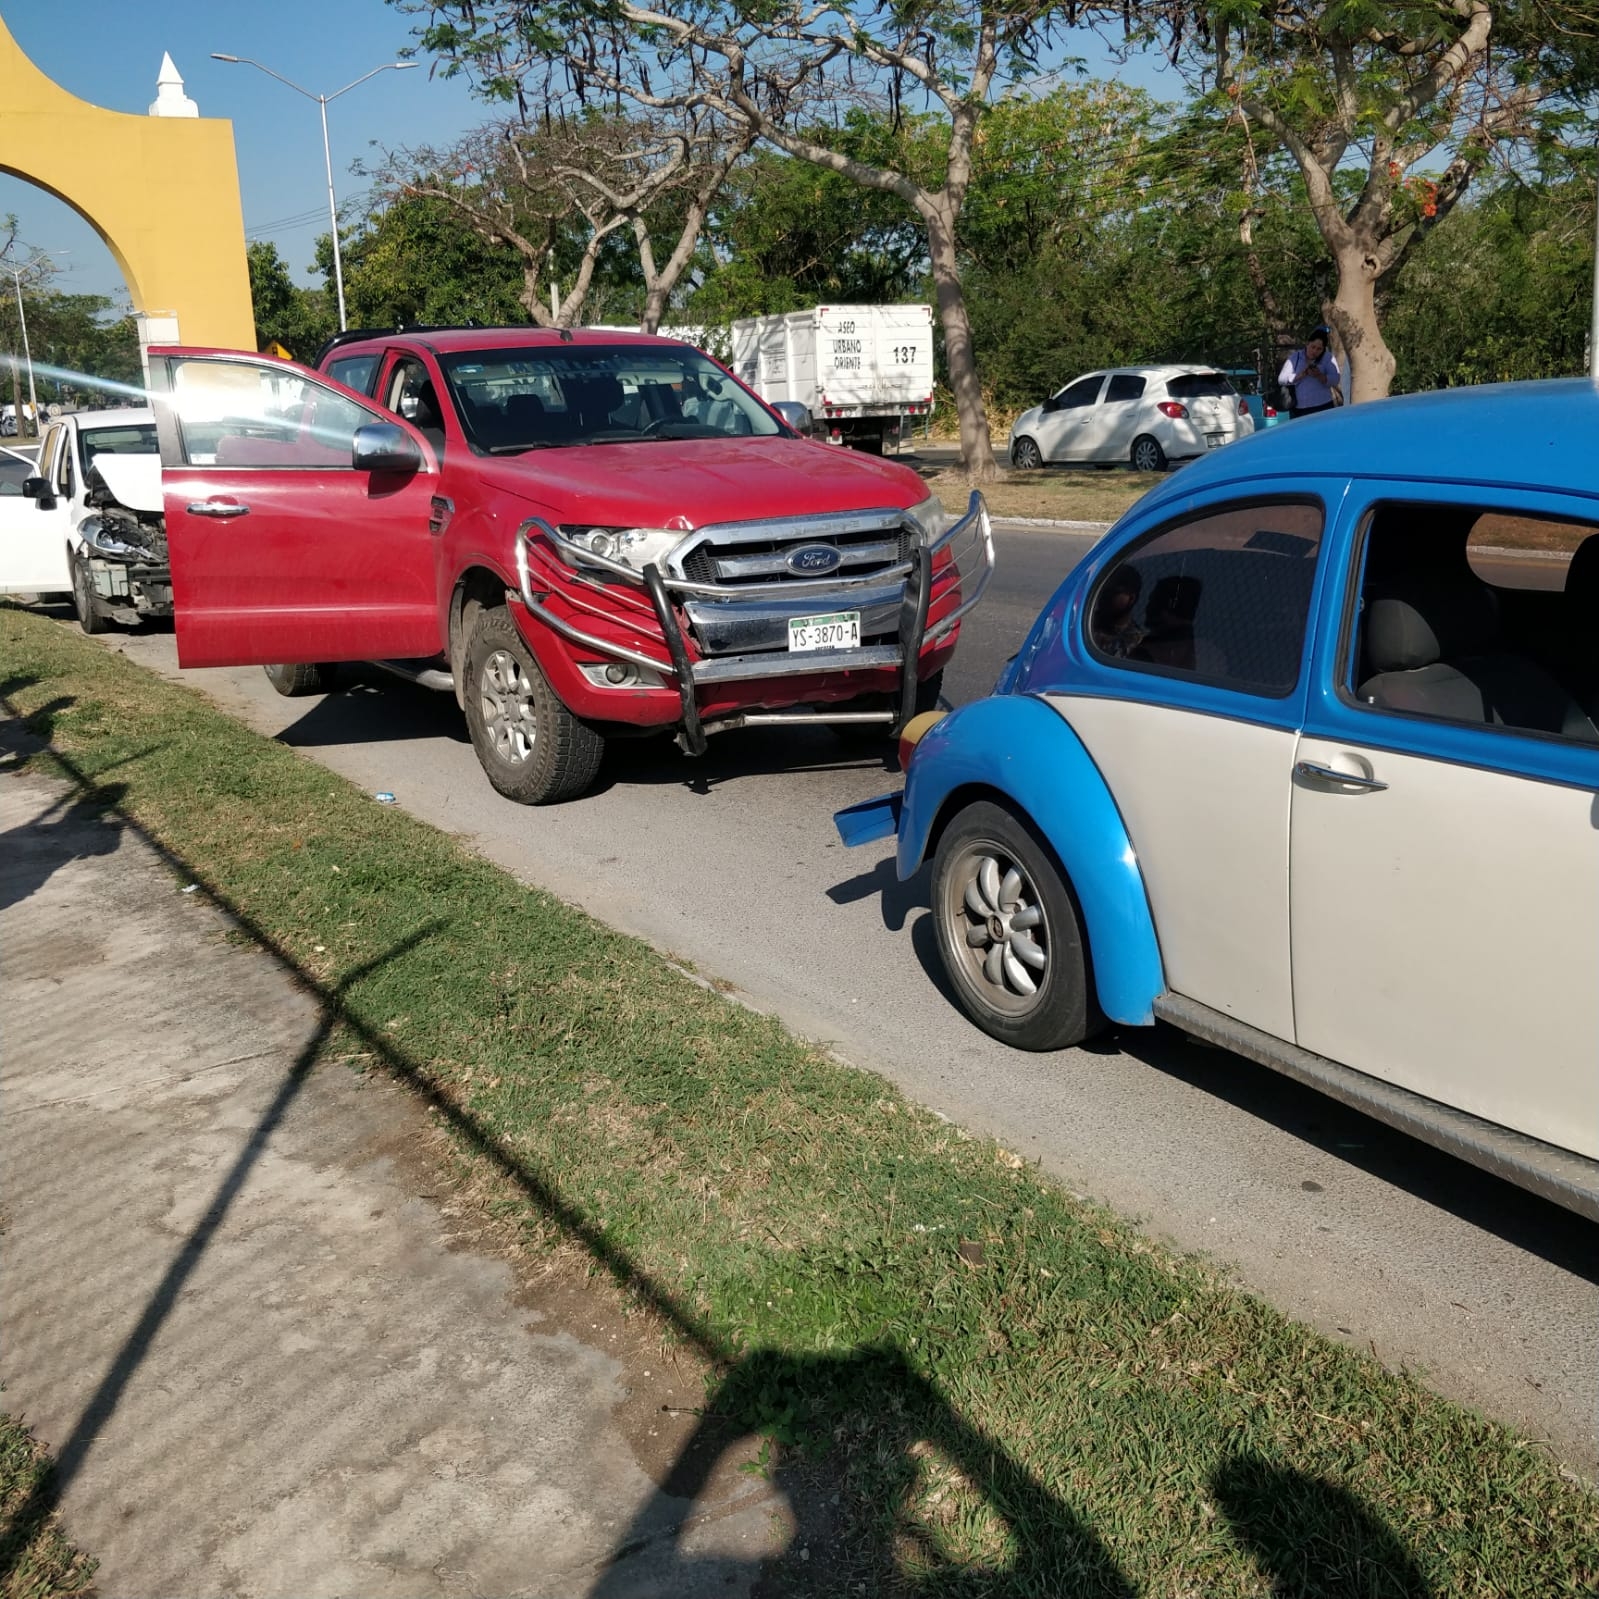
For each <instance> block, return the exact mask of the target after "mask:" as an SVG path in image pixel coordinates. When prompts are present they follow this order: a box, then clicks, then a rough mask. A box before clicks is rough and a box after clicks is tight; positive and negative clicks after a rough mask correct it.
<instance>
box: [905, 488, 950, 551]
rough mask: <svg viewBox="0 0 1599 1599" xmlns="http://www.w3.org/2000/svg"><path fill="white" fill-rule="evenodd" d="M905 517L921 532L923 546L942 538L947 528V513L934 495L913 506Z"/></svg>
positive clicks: (940, 501) (941, 502) (942, 503)
mask: <svg viewBox="0 0 1599 1599" xmlns="http://www.w3.org/2000/svg"><path fill="white" fill-rule="evenodd" d="M905 515H906V517H907V518H909V520H911V521H912V522H914V523H915V524H916V526H917V527H918V528H919V529H920V530H921V534H922V542H923V543H924V544H932V543H933V542H934V541H935V540H937V539H941V538H943V536H944V533H945V531H946V530H947V529H948V527H949V512H948V511H946V510H945V509H944V502H943V501H942V500H941V499H939V497H938V496H937V495H936V494H933V495H929V496H928V498H927V499H925V500H923V501H922V503H921V504H920V505H913V506H912V507H911V508H910V510H908V511H907V512H906V513H905Z"/></svg>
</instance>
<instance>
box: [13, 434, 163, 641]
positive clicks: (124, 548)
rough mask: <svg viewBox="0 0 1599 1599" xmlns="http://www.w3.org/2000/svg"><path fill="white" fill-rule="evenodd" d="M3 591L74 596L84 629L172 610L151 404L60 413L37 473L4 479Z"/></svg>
mask: <svg viewBox="0 0 1599 1599" xmlns="http://www.w3.org/2000/svg"><path fill="white" fill-rule="evenodd" d="M0 594H34V595H41V596H43V595H52V594H70V595H71V596H72V604H73V609H74V610H75V611H76V612H77V615H78V621H79V623H80V624H81V625H82V627H83V630H84V632H85V633H101V632H104V631H105V629H106V628H107V627H108V626H109V625H110V624H111V623H113V622H120V623H123V624H125V625H128V626H131V625H133V624H135V623H137V622H139V621H141V620H143V619H145V618H147V617H166V616H171V614H172V574H171V571H170V570H169V568H168V564H167V541H166V520H165V517H164V515H163V512H162V504H161V457H160V453H159V448H158V446H157V443H156V431H155V418H154V417H153V416H152V415H151V413H150V412H149V411H148V410H143V409H124V410H115V411H83V412H77V413H74V414H72V415H69V416H63V417H61V418H59V419H58V420H57V421H55V422H54V423H53V424H52V425H51V426H50V428H49V430H48V431H47V432H46V433H45V436H44V441H43V443H42V445H41V446H40V449H39V460H38V467H37V470H36V472H35V474H34V475H33V476H31V477H29V478H27V479H25V480H24V481H23V482H22V483H20V484H16V483H13V482H10V481H0Z"/></svg>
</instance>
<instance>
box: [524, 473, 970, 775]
mask: <svg viewBox="0 0 1599 1599" xmlns="http://www.w3.org/2000/svg"><path fill="white" fill-rule="evenodd" d="M893 514H894V513H892V512H884V513H883V516H884V517H885V519H886V518H888V517H891V516H892V515H893ZM534 538H542V539H544V540H546V541H547V542H548V543H549V544H550V545H551V546H552V547H553V548H554V549H555V550H556V551H557V553H558V554H560V555H561V557H562V558H563V559H564V560H565V561H566V563H567V564H568V565H569V566H571V567H573V568H574V569H575V570H578V571H582V570H583V569H585V568H587V569H590V570H593V571H596V572H603V573H604V574H606V575H607V576H609V577H611V578H614V579H618V580H620V581H622V582H624V583H627V584H629V585H631V586H632V587H634V588H639V589H642V590H643V591H644V592H645V593H646V594H647V595H648V596H649V599H650V603H651V608H652V609H653V611H654V612H655V619H656V621H657V623H658V624H659V626H660V629H661V637H662V640H663V641H664V643H665V645H666V648H667V653H668V656H669V659H666V660H662V659H661V658H660V657H659V656H658V655H654V654H651V653H649V652H648V651H646V650H643V649H634V648H630V647H629V646H627V645H624V644H618V643H616V642H614V641H613V640H610V639H604V638H600V637H598V636H596V635H595V634H593V633H589V632H586V631H585V630H584V629H582V628H580V627H577V626H575V625H574V624H573V623H571V622H569V621H567V620H566V619H565V618H564V617H562V616H559V615H557V614H556V613H555V612H554V611H552V610H551V609H550V607H549V606H548V605H547V604H546V603H545V601H546V600H548V598H549V591H548V590H547V589H546V590H543V591H540V590H538V589H537V588H535V586H534V582H533V571H532V563H531V561H530V560H529V556H528V547H529V544H530V542H531V541H532V540H533V539H534ZM946 551H947V552H948V553H949V554H950V556H951V559H952V560H953V561H954V562H955V565H956V570H957V572H958V574H959V582H960V584H961V588H962V593H961V602H960V604H959V605H957V606H956V607H955V608H954V609H953V610H952V611H950V612H949V613H948V614H947V615H945V616H942V617H940V618H939V619H938V621H937V622H936V623H934V624H933V625H932V627H931V628H929V626H928V622H927V610H928V604H929V602H930V600H931V598H932V586H933V563H934V560H935V558H936V557H937V556H938V555H940V554H942V553H944V552H946ZM970 555H975V556H976V557H977V566H976V569H975V570H974V571H971V572H968V571H967V570H966V569H965V568H964V567H963V566H962V564H961V563H962V560H963V559H964V558H966V557H967V556H970ZM993 575H994V529H993V524H992V522H991V520H990V518H989V514H988V507H987V505H986V504H985V503H984V500H983V496H982V494H981V493H980V492H978V491H977V490H975V489H974V490H973V491H972V495H971V498H970V500H968V502H967V506H966V513H965V515H964V516H962V517H961V518H960V519H959V520H958V521H956V522H954V523H952V524H951V525H950V526H949V527H948V528H947V529H945V531H944V532H943V533H942V534H941V535H940V536H939V537H938V538H937V539H935V540H934V541H933V542H932V543H931V544H919V545H917V547H916V549H915V551H914V553H913V554H912V556H911V557H910V559H908V560H905V561H901V562H898V563H896V564H895V565H894V566H892V567H888V568H883V569H879V570H878V571H875V572H871V573H867V574H864V575H861V576H855V577H841V576H837V575H833V576H829V577H826V578H816V579H790V580H786V581H784V582H783V583H781V584H780V585H771V586H768V585H759V586H758V587H757V586H755V585H731V584H725V583H697V582H693V581H692V580H690V579H688V578H685V577H680V576H677V575H676V574H672V573H663V572H662V571H661V570H660V568H659V567H658V566H657V565H656V564H655V563H654V562H651V563H650V564H649V565H648V566H646V567H645V568H644V570H643V571H642V572H636V571H634V570H633V568H632V567H630V566H627V565H625V564H624V563H622V562H621V561H614V560H612V559H611V558H610V557H609V556H604V555H597V554H596V553H595V552H594V551H593V550H587V549H584V548H583V546H582V545H580V544H576V543H574V542H573V541H572V540H571V539H569V538H567V537H566V536H565V535H564V534H562V533H561V532H560V531H559V530H558V529H556V528H554V527H552V526H551V525H550V523H548V522H546V521H545V520H544V519H543V518H542V517H530V518H529V519H528V520H527V521H525V522H523V523H522V525H521V526H520V527H519V528H518V529H517V537H516V576H517V585H518V589H519V593H518V595H517V598H518V599H520V600H521V602H522V604H523V605H524V606H525V607H526V608H527V610H528V612H529V614H530V615H532V616H534V617H536V618H537V619H538V620H539V621H540V622H542V623H543V624H544V625H545V626H546V627H548V628H550V629H551V630H552V631H553V632H555V633H557V634H559V635H560V636H561V637H562V638H564V639H567V640H568V641H569V642H571V643H573V644H577V645H579V646H581V647H582V648H583V649H586V650H591V651H593V652H594V653H595V654H596V655H600V656H603V657H607V658H609V659H612V660H617V661H623V662H626V663H628V664H630V665H632V666H636V667H642V668H644V669H645V670H647V671H651V672H654V673H657V674H658V675H660V676H661V677H664V678H666V679H668V680H669V681H673V682H675V683H676V685H677V689H678V695H679V698H680V700H681V703H682V708H683V730H682V732H681V734H680V735H679V740H680V742H681V743H682V744H683V747H684V748H685V749H686V750H688V751H689V753H690V754H694V755H699V754H703V753H704V750H705V735H706V733H707V732H717V731H720V730H721V729H722V728H723V727H731V726H739V725H750V723H749V719H748V718H747V717H746V718H742V719H740V718H719V719H718V720H717V721H716V723H714V724H713V725H712V726H710V727H709V728H706V727H704V726H702V724H701V721H700V715H699V707H698V705H697V703H696V701H695V689H696V687H697V686H699V685H701V684H713V683H726V682H749V681H756V680H759V679H760V678H763V677H796V676H801V675H810V674H816V673H824V672H839V671H851V670H854V671H859V670H862V669H881V668H883V667H888V666H898V667H899V668H900V694H899V713H898V715H897V716H896V717H894V718H893V720H894V725H895V726H896V727H902V726H904V724H905V723H906V722H908V721H909V720H910V718H911V715H912V714H913V712H914V710H915V705H916V687H917V677H916V668H917V663H918V662H919V661H920V659H921V655H922V651H923V649H925V648H926V646H927V645H928V644H933V643H937V642H938V640H939V639H941V638H944V637H946V636H947V635H948V634H949V633H951V632H952V631H953V630H954V628H955V626H956V625H957V623H959V621H960V620H961V618H962V617H963V616H965V615H966V613H967V612H968V611H970V610H971V609H972V607H973V606H974V605H976V604H977V602H978V601H979V600H980V599H982V597H983V592H984V590H986V589H987V587H988V584H989V580H990V578H992V577H993ZM896 579H899V580H903V582H904V592H903V594H902V596H901V600H900V616H899V628H898V632H899V640H898V642H897V643H895V644H888V645H871V646H867V647H865V648H862V649H851V650H818V651H814V652H810V651H808V652H806V653H804V654H802V655H790V654H786V653H783V652H779V651H772V650H765V651H760V652H758V653H756V654H752V655H723V656H714V657H710V658H707V659H703V660H700V661H698V662H691V661H690V660H689V658H688V650H687V647H686V645H685V644H684V641H683V631H682V628H681V626H680V625H679V623H678V620H677V615H676V612H675V610H674V608H673V604H672V600H673V597H674V596H688V595H692V596H695V597H697V598H703V599H716V600H733V601H739V600H742V601H749V600H752V599H756V598H761V599H771V598H775V597H778V596H779V595H780V596H781V597H782V598H785V599H786V598H794V599H804V598H808V597H812V596H821V595H827V596H831V597H832V598H833V599H834V600H836V601H837V602H838V603H840V604H847V602H848V600H849V597H850V595H851V594H852V593H854V592H856V591H857V590H870V589H872V588H876V589H881V588H882V587H883V585H884V584H885V583H888V582H891V581H894V580H896ZM596 586H598V584H596ZM641 642H643V641H641ZM651 642H653V641H651ZM871 714H872V715H873V717H874V719H883V720H887V717H886V716H884V715H883V713H871ZM831 719H832V718H830V717H829V716H828V715H827V713H826V712H825V711H811V712H796V713H793V714H792V715H789V714H785V713H782V712H771V713H763V722H771V721H781V720H792V721H805V722H818V721H828V720H831ZM861 719H862V713H855V712H847V711H840V712H839V713H838V715H837V720H839V721H859V720H861Z"/></svg>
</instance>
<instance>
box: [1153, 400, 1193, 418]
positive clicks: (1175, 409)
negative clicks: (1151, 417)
mask: <svg viewBox="0 0 1599 1599" xmlns="http://www.w3.org/2000/svg"><path fill="white" fill-rule="evenodd" d="M1156 409H1157V410H1159V411H1160V413H1161V414H1162V415H1163V416H1169V417H1171V418H1172V419H1173V420H1174V421H1178V420H1181V418H1183V417H1185V416H1187V415H1188V407H1187V406H1186V405H1179V404H1178V403H1177V402H1176V401H1175V400H1162V401H1161V402H1160V404H1159V405H1158V406H1157V407H1156Z"/></svg>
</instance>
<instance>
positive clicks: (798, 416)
mask: <svg viewBox="0 0 1599 1599" xmlns="http://www.w3.org/2000/svg"><path fill="white" fill-rule="evenodd" d="M772 409H773V410H774V411H776V412H777V414H778V415H779V416H780V417H782V419H783V420H784V421H785V422H787V423H788V425H789V426H790V427H791V428H793V430H794V431H795V432H796V433H798V434H799V435H800V437H801V438H805V439H808V438H809V437H810V436H811V433H812V431H813V430H814V429H815V426H816V424H815V421H814V419H813V418H812V416H811V411H810V407H809V406H807V405H802V404H800V402H799V401H798V400H773V401H772Z"/></svg>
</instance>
